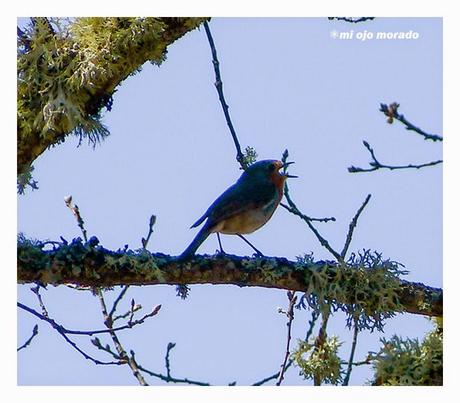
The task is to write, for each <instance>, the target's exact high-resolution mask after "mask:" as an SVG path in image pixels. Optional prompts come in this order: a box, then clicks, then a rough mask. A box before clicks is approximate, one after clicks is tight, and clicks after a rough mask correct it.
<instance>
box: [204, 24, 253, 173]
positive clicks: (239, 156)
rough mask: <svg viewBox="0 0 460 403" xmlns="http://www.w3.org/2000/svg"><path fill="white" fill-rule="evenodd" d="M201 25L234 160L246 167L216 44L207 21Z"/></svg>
mask: <svg viewBox="0 0 460 403" xmlns="http://www.w3.org/2000/svg"><path fill="white" fill-rule="evenodd" d="M203 25H204V29H205V31H206V36H207V38H208V42H209V46H210V47H211V53H212V64H213V66H214V74H215V76H216V82H215V84H214V85H215V86H216V90H217V93H218V95H219V101H220V104H221V105H222V110H223V111H224V115H225V120H226V122H227V126H228V128H229V129H230V134H231V135H232V138H233V142H234V144H235V148H236V160H237V161H238V162H239V164H240V165H241V168H242V169H246V168H247V163H246V162H245V158H244V155H243V153H242V151H241V146H240V142H239V141H238V137H237V135H236V132H235V128H234V127H233V123H232V119H231V118H230V113H229V111H228V104H227V102H226V101H225V96H224V90H223V83H222V78H221V74H220V68H219V59H218V58H217V50H216V46H215V45H214V39H213V38H212V34H211V30H210V29H209V24H208V22H207V21H205V22H204V23H203Z"/></svg>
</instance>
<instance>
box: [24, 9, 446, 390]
mask: <svg viewBox="0 0 460 403" xmlns="http://www.w3.org/2000/svg"><path fill="white" fill-rule="evenodd" d="M210 26H211V29H212V32H213V35H214V40H215V42H216V46H217V49H218V52H219V59H220V62H221V72H222V76H223V80H224V90H225V94H226V97H227V102H228V103H229V105H230V113H231V115H232V118H233V122H234V124H235V127H236V130H237V133H238V135H239V140H240V142H241V144H242V146H243V147H244V146H246V145H250V146H252V147H254V148H255V149H256V150H257V152H258V154H259V158H260V159H265V158H280V157H281V154H282V152H283V150H284V149H285V148H288V149H289V151H290V155H291V158H292V160H294V161H296V164H295V165H294V166H293V167H292V169H291V172H292V173H293V174H296V175H299V177H300V178H299V179H296V180H292V181H291V182H290V189H291V195H292V197H293V199H294V200H295V202H296V204H297V205H298V207H299V208H300V209H301V210H302V211H303V212H305V213H306V214H308V215H311V216H335V217H336V218H337V221H336V222H335V223H327V224H318V225H317V228H318V229H319V230H320V231H321V233H322V234H323V235H324V236H325V237H327V239H328V240H329V241H330V243H331V244H332V245H333V246H335V247H336V248H337V249H341V247H342V245H343V243H344V239H345V235H346V232H347V229H348V224H349V221H350V220H351V218H352V217H353V215H354V214H355V212H356V210H357V209H358V207H359V206H360V205H361V203H362V202H363V200H364V198H365V197H366V195H367V194H368V193H371V194H372V199H371V202H370V203H369V205H368V207H367V208H366V210H365V211H364V213H363V215H362V216H361V218H360V222H359V224H358V228H357V230H356V231H355V235H354V239H353V243H352V245H351V250H352V251H357V250H360V249H362V248H369V249H372V250H377V251H379V252H382V253H383V254H384V256H385V257H388V258H392V259H394V260H397V261H399V262H401V263H404V264H405V265H406V267H407V269H408V270H410V274H409V275H408V276H407V277H406V278H407V279H408V280H411V281H419V282H423V283H426V284H429V285H431V286H436V287H440V286H442V166H437V167H433V168H427V169H424V170H420V171H400V172H389V171H388V172H387V171H385V172H383V171H382V172H379V171H378V172H374V173H370V174H350V173H348V172H347V167H349V166H350V165H356V166H363V167H364V166H366V164H367V162H368V153H367V151H366V150H365V148H364V147H363V146H362V140H364V139H365V140H367V141H368V142H369V143H370V144H371V145H372V146H373V148H374V150H375V151H376V153H377V156H378V157H379V159H381V160H382V162H386V163H391V164H396V165H397V164H405V163H423V162H427V161H432V160H436V159H439V158H442V146H441V145H439V144H432V143H431V142H427V141H424V140H423V139H422V138H421V137H420V136H418V135H416V134H414V133H412V132H408V131H406V130H405V129H404V127H403V126H402V125H401V124H399V123H398V122H396V123H395V124H393V125H388V124H387V123H386V122H385V117H384V116H383V114H382V113H381V112H379V111H378V108H379V103H380V102H385V103H390V102H393V101H397V102H399V103H400V104H401V107H400V111H401V112H402V113H404V115H405V116H406V117H407V119H408V120H409V121H411V122H413V123H414V124H416V125H419V126H421V127H422V128H423V129H425V130H426V131H428V132H435V133H438V134H441V135H442V134H443V127H442V20H441V19H440V18H430V19H422V18H400V19H395V18H391V19H385V18H378V19H376V20H375V21H371V22H367V23H363V24H358V25H354V24H353V25H351V24H347V23H344V22H331V21H328V20H327V19H326V18H314V19H308V18H307V19H305V18H292V19H267V18H262V19H254V18H246V19H234V18H226V19H222V18H216V19H213V20H212V22H211V24H210ZM351 29H353V30H354V33H355V34H356V33H357V32H358V31H363V30H367V31H370V32H373V33H377V32H394V31H398V32H399V31H409V30H413V31H416V32H418V33H419V34H420V37H419V38H418V39H417V40H399V41H398V40H380V41H378V40H370V41H365V42H362V41H359V40H339V39H333V38H332V37H331V35H330V33H331V31H333V30H337V31H339V32H345V31H350V30H351ZM213 83H214V72H213V68H212V64H211V58H210V50H209V45H208V43H207V40H206V36H205V32H204V29H201V30H196V31H193V32H191V33H189V34H187V35H186V36H185V37H183V38H182V39H181V40H179V41H177V42H176V43H175V44H174V45H172V46H171V47H170V48H169V51H168V59H167V60H166V62H165V63H164V64H163V65H162V66H160V67H159V68H158V67H154V66H152V65H150V64H146V65H145V66H144V68H143V70H142V72H140V73H138V74H137V75H135V76H134V77H130V78H129V79H128V80H126V81H125V82H123V83H122V85H121V86H120V87H119V89H118V91H117V92H116V94H115V95H114V105H113V109H112V111H111V112H108V113H106V114H105V116H104V122H105V124H106V125H107V127H108V128H109V129H110V132H111V135H110V137H108V138H107V139H106V140H105V141H104V142H103V143H102V144H101V145H100V146H97V147H96V148H95V149H92V148H91V147H88V146H87V145H86V144H83V145H82V146H80V147H79V148H77V147H76V146H77V144H78V140H77V139H75V138H69V140H68V141H66V143H64V144H63V145H60V146H58V147H55V148H53V149H51V150H48V151H47V152H46V153H44V154H43V155H42V156H41V157H40V158H39V159H37V161H36V162H35V179H37V180H38V181H39V186H40V189H39V190H38V191H35V192H30V191H29V192H28V193H27V194H26V195H25V196H20V197H18V230H19V231H23V232H24V233H25V234H26V235H28V236H31V237H36V238H39V239H51V240H57V239H59V237H60V236H63V237H64V238H67V239H71V238H73V237H76V236H79V235H80V233H79V230H78V227H77V226H76V223H75V220H74V217H73V216H72V215H71V213H70V212H69V210H68V209H67V208H66V207H65V204H64V201H63V199H64V197H65V196H66V195H69V194H71V195H73V197H74V201H75V202H76V203H77V204H78V205H79V207H80V209H81V212H82V214H83V217H84V220H85V222H86V228H87V230H88V232H89V234H90V235H96V236H97V237H98V238H99V239H100V241H101V243H102V244H103V245H104V246H105V247H107V248H112V249H117V248H119V247H123V245H125V244H129V246H130V247H131V248H133V249H135V248H138V247H140V246H141V245H140V239H141V237H142V236H145V235H146V232H147V226H148V220H149V217H150V215H151V214H155V215H157V218H158V219H157V224H156V225H155V229H154V234H153V236H152V239H151V241H150V244H149V249H150V250H151V251H152V252H155V251H159V252H163V253H169V254H178V253H180V252H181V251H182V250H183V249H185V247H186V246H187V245H188V243H189V242H190V241H191V239H192V238H193V236H194V234H195V233H196V231H195V230H189V227H190V225H191V224H192V223H193V222H194V221H195V220H196V219H197V218H198V217H199V216H200V215H201V214H202V213H203V212H204V211H205V210H206V208H207V207H208V206H209V204H210V203H211V202H212V201H213V200H214V199H215V198H216V197H217V196H218V195H219V194H220V193H221V192H222V191H223V190H225V189H226V188H227V187H228V186H229V185H230V184H232V183H233V182H234V181H235V180H236V179H237V178H238V176H239V174H240V171H239V170H238V165H237V163H236V161H235V158H234V157H235V151H234V147H233V143H232V140H231V137H230V134H229V132H228V129H227V126H226V124H225V121H224V117H223V114H222V111H221V107H220V104H219V102H218V99H217V94H216V91H215V88H214V85H213ZM248 239H249V240H250V241H251V242H253V243H254V244H255V245H256V246H257V247H258V248H259V249H260V250H262V251H263V252H264V253H266V254H267V255H276V256H285V257H287V258H289V259H295V257H296V256H297V255H300V254H302V253H308V252H310V251H312V252H314V256H315V258H316V259H324V258H330V256H329V255H328V252H327V251H326V250H324V249H323V248H321V246H320V245H319V243H318V241H317V240H316V238H315V237H314V236H313V234H312V233H311V232H309V231H308V229H307V227H306V226H305V225H304V224H303V223H302V222H301V221H300V220H299V219H298V218H297V217H295V216H293V215H290V214H289V213H287V212H286V211H285V210H284V209H279V210H278V211H277V212H276V213H275V215H274V216H273V218H272V219H271V221H270V222H269V223H268V224H267V225H266V226H264V227H263V228H262V229H260V230H259V231H258V232H256V233H254V234H253V235H250V236H249V237H248ZM223 242H224V247H225V250H227V251H228V252H231V253H234V254H240V255H243V254H251V251H250V250H249V249H248V247H247V245H246V244H244V243H243V242H242V241H241V240H240V239H238V238H236V237H228V236H224V237H223ZM216 248H217V240H216V239H215V237H210V238H209V239H208V240H207V241H206V242H205V243H204V244H203V245H202V247H201V248H200V249H199V253H213V252H214V251H215V249H216ZM29 288H30V286H29V285H25V286H18V299H19V300H20V301H21V302H24V303H27V304H29V305H34V304H35V303H36V301H35V296H34V295H33V294H32V293H31V292H30V290H29ZM110 295H111V296H116V295H117V293H116V292H112V293H110ZM43 297H44V299H45V302H46V303H47V306H48V308H49V310H50V314H51V315H52V317H53V318H55V319H56V320H59V321H62V323H63V324H65V325H66V326H67V327H70V328H84V329H90V328H101V325H102V320H101V314H100V312H99V310H98V301H97V300H96V298H94V297H93V296H92V295H90V294H89V293H84V292H77V291H74V290H71V289H67V288H64V287H57V288H54V287H49V289H48V291H46V292H44V293H43ZM131 298H135V299H136V302H138V303H141V304H142V305H143V306H145V307H146V310H148V309H149V308H150V307H151V306H155V305H157V304H162V310H161V313H160V314H159V315H158V316H157V317H155V318H154V319H152V320H150V321H149V322H148V323H146V324H145V325H143V326H142V327H139V328H138V329H137V330H134V331H132V332H126V333H123V334H122V336H121V337H122V340H123V342H124V343H125V344H126V346H127V348H128V349H134V350H135V351H136V352H137V357H138V359H139V361H140V362H141V363H142V365H143V366H145V367H147V368H151V369H152V370H157V371H163V370H164V353H165V351H166V345H167V343H168V342H169V341H172V342H176V343H177V345H176V348H175V349H174V350H173V352H172V356H171V360H172V367H173V374H174V375H176V376H178V377H182V376H183V377H189V378H193V379H197V380H203V381H208V382H211V383H213V384H227V383H228V382H232V381H235V380H236V381H237V383H238V384H239V385H245V384H250V383H252V382H255V381H257V380H259V379H262V378H264V377H265V376H268V375H271V374H272V373H274V372H276V371H277V370H278V368H279V366H280V364H281V361H282V358H283V354H284V343H285V332H286V326H285V317H284V316H282V315H280V314H278V313H277V307H278V306H282V307H285V306H286V303H287V298H286V293H285V292H284V291H282V290H266V289H262V288H238V287H234V286H210V285H206V286H192V291H191V295H190V298H189V299H187V300H186V301H182V300H180V299H179V298H177V297H175V291H174V287H171V286H155V287H137V288H133V289H132V290H130V292H129V295H128V298H127V299H126V301H125V304H129V301H130V299H131ZM127 306H128V305H125V307H127ZM308 319H309V314H308V313H307V312H304V311H296V319H295V322H294V339H296V338H303V336H304V333H305V328H306V325H307V320H308ZM35 323H36V321H35V320H34V319H33V318H31V317H30V316H28V315H27V314H25V313H22V312H19V315H18V343H20V342H21V341H23V340H25V339H26V338H27V337H28V336H29V334H30V331H31V329H32V327H33V326H34V324H35ZM39 326H40V335H39V336H38V337H37V338H36V339H35V340H34V342H33V343H32V345H31V346H30V347H29V348H28V349H26V350H25V351H22V352H20V353H19V354H18V383H19V384H21V385H37V384H40V385H42V384H44V385H79V384H81V385H90V384H91V385H120V384H122V385H130V384H133V385H134V384H136V381H135V379H134V377H132V375H131V374H130V372H129V370H128V368H119V367H114V368H101V367H96V366H94V365H92V364H90V363H88V362H86V361H85V360H84V359H83V358H82V357H81V356H79V355H78V354H77V353H76V352H75V351H74V350H72V349H71V348H70V347H69V346H68V345H67V344H65V343H64V342H63V341H62V339H61V338H60V337H59V336H58V335H57V334H56V333H54V332H53V331H52V330H51V329H49V327H48V326H46V325H45V324H42V323H39ZM429 328H430V325H429V323H428V321H427V320H426V319H425V318H422V317H420V316H414V315H408V314H407V315H398V316H397V317H396V318H395V319H393V320H390V321H388V323H387V326H386V328H385V333H384V334H381V333H378V332H374V333H372V334H370V333H368V332H363V333H361V334H360V337H359V343H358V350H357V359H362V358H363V357H364V356H365V353H366V352H367V351H368V350H377V349H378V344H377V343H378V339H379V338H380V337H382V336H385V337H390V336H391V335H392V334H394V333H397V334H400V335H403V336H408V337H422V336H423V334H424V333H425V332H426V331H427V330H428V329H429ZM329 334H331V335H332V334H337V335H339V337H340V338H341V340H343V342H344V344H343V347H342V348H343V350H342V351H343V352H344V356H347V355H348V351H349V348H350V341H351V334H350V332H349V331H348V330H346V328H345V321H344V317H343V316H341V315H336V316H334V317H333V319H332V320H331V323H330V327H329ZM83 345H84V346H85V348H86V349H87V350H88V351H91V345H90V343H86V344H83ZM99 356H100V357H103V356H102V355H99ZM37 362H40V363H41V365H40V366H38V365H36V363H37ZM297 372H298V371H297V369H295V368H293V369H290V370H289V372H288V374H287V376H286V384H289V385H308V384H309V383H308V382H305V381H303V380H302V378H301V377H299V376H297ZM370 376H371V373H370V371H369V368H362V367H361V368H358V369H356V370H354V371H353V374H352V378H351V383H352V384H354V385H360V384H363V383H364V382H365V380H366V379H367V378H369V377H370ZM149 381H150V382H151V383H152V384H155V381H154V380H152V379H149Z"/></svg>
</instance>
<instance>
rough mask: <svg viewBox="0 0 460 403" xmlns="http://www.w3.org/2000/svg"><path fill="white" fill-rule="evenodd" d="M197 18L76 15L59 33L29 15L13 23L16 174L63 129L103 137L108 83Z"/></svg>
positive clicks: (157, 59) (162, 51) (158, 55)
mask: <svg viewBox="0 0 460 403" xmlns="http://www.w3.org/2000/svg"><path fill="white" fill-rule="evenodd" d="M204 20H205V18H114V17H113V18H112V17H111V18H99V17H97V18H96V17H91V18H86V17H85V18H83V17H81V18H75V19H74V20H73V21H72V22H71V23H70V24H69V26H68V28H67V29H66V31H65V33H59V32H55V31H53V30H52V29H51V28H50V27H51V25H50V23H49V20H48V19H47V18H36V19H34V20H33V25H32V26H31V27H29V29H28V30H18V36H19V38H18V39H19V42H20V45H21V44H22V45H21V46H20V48H19V51H18V56H17V58H18V59H17V69H18V71H17V75H18V86H17V91H18V100H17V101H18V102H17V108H18V110H17V114H18V119H17V121H18V136H17V137H18V153H17V154H18V156H17V158H18V164H17V172H18V174H24V173H26V172H28V170H29V169H30V166H31V164H32V162H33V161H34V160H35V159H36V158H37V157H38V156H39V155H40V154H41V153H42V152H44V151H45V150H46V149H47V148H49V147H50V146H53V145H56V144H59V143H61V142H62V141H64V140H65V137H66V135H68V134H69V133H71V132H74V133H76V134H79V135H80V139H81V138H82V137H87V138H88V139H89V140H90V142H92V143H95V142H97V141H98V140H99V139H100V138H103V137H104V136H106V135H107V134H108V130H107V128H106V127H105V126H104V125H103V124H102V123H101V122H100V111H101V110H102V108H104V107H106V108H107V109H108V110H110V107H111V103H112V94H113V92H114V91H115V89H116V87H117V86H118V85H119V84H120V83H121V82H122V81H123V80H124V79H125V78H127V77H128V76H130V75H131V74H134V73H135V72H137V71H139V69H140V68H141V66H142V65H143V64H144V63H145V62H147V61H151V62H152V63H156V64H160V63H161V62H162V61H163V60H164V59H165V55H166V49H167V47H168V46H169V45H170V44H171V43H173V42H174V41H175V40H177V39H178V38H180V37H182V36H183V35H184V34H185V33H187V32H188V31H190V30H192V29H195V28H196V27H198V26H199V25H200V24H201V23H202V22H203V21H204ZM24 44H25V45H24Z"/></svg>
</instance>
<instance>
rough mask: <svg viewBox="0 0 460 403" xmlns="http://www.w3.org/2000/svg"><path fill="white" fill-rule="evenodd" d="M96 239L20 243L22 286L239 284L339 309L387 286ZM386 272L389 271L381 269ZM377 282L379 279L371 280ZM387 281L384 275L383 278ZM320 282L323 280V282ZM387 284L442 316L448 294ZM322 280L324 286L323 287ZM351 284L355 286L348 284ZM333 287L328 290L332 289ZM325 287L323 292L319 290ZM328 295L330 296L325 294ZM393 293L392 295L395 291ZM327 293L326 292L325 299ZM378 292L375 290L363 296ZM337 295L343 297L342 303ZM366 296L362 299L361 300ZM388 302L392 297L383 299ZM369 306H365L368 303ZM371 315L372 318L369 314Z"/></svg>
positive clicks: (298, 266) (310, 268)
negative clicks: (113, 247)
mask: <svg viewBox="0 0 460 403" xmlns="http://www.w3.org/2000/svg"><path fill="white" fill-rule="evenodd" d="M98 242H99V241H98V240H97V238H95V237H93V238H91V239H90V240H89V242H88V243H85V244H84V243H82V242H81V240H80V239H79V238H77V239H76V240H74V241H73V242H72V243H70V244H63V245H61V246H59V247H57V248H54V249H53V250H44V249H43V246H42V244H40V243H33V242H30V241H27V240H25V241H20V242H18V259H17V262H18V267H17V282H18V283H19V284H24V283H34V282H39V283H42V284H52V285H61V284H68V283H73V284H77V285H79V286H91V287H112V286H120V285H153V284H234V285H238V286H240V287H245V286H258V287H265V288H278V289H284V290H293V291H302V292H308V293H309V294H315V295H322V296H323V297H325V298H335V299H337V301H336V302H337V303H339V304H347V305H353V304H361V305H363V303H364V305H365V304H366V300H368V299H370V297H369V295H367V294H366V296H365V297H363V296H362V293H359V292H357V290H356V289H354V288H353V287H354V286H350V284H358V282H361V283H363V282H362V279H363V274H364V276H365V277H366V276H367V278H365V281H364V283H365V284H369V283H372V281H377V283H376V284H375V288H377V289H378V288H381V287H383V286H385V284H382V283H386V282H387V281H386V280H381V279H382V278H383V279H385V278H386V277H382V275H380V277H375V276H374V275H375V273H376V270H377V269H379V268H378V267H377V268H376V267H373V268H372V269H369V270H367V271H366V270H365V269H363V268H359V269H354V268H351V267H347V266H343V265H342V266H340V265H338V264H337V263H335V262H323V261H318V262H304V263H300V262H293V261H289V260H287V259H285V258H280V257H261V258H250V257H240V256H233V255H217V256H207V255H204V256H194V257H193V258H191V259H190V260H187V261H180V260H178V259H177V257H174V256H169V255H165V254H161V253H156V254H151V253H149V252H147V251H145V250H140V251H138V252H133V251H130V250H128V251H125V250H123V251H121V250H119V251H110V250H107V249H105V248H103V247H101V246H97V244H98ZM380 270H381V271H385V270H387V269H386V268H385V267H383V266H382V268H380ZM372 276H374V277H372ZM383 276H385V274H384V275H383ZM320 277H321V278H320ZM388 279H389V280H388V281H390V280H391V281H394V282H395V284H396V288H395V290H396V295H397V299H398V304H399V305H398V306H399V309H396V310H399V311H401V312H408V313H413V314H420V315H428V316H442V300H443V291H442V289H440V288H433V287H429V286H426V285H424V284H421V283H411V282H408V281H404V280H400V279H399V278H398V277H395V276H394V275H393V274H392V275H391V277H388ZM319 280H321V281H319ZM346 281H349V282H350V283H346V284H344V282H346ZM331 284H332V285H333V287H329V286H330V285H331ZM319 286H321V287H323V288H321V289H318V287H319ZM338 286H339V287H342V288H343V289H346V290H347V291H346V292H345V293H342V294H332V295H327V292H328V290H335V289H337V287H338ZM325 290H326V291H325ZM390 291H391V290H390ZM324 292H326V294H325V295H323V294H324ZM369 292H373V289H372V287H371V288H369V289H366V290H364V293H369ZM337 295H340V296H339V297H337ZM360 295H361V299H360V300H359V299H358V300H356V298H359V296H360ZM384 299H385V300H388V299H389V297H388V295H386V296H384ZM363 301H364V302H363ZM370 314H371V313H370Z"/></svg>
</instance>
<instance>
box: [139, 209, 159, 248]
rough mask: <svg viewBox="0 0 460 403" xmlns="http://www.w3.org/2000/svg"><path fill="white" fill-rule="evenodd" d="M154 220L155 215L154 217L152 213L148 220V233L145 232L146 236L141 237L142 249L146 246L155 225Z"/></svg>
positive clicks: (155, 219) (155, 218)
mask: <svg viewBox="0 0 460 403" xmlns="http://www.w3.org/2000/svg"><path fill="white" fill-rule="evenodd" d="M156 221H157V217H156V216H155V215H153V214H152V215H151V216H150V221H149V233H148V234H147V238H142V239H141V243H142V247H143V248H144V249H146V248H147V244H148V243H149V241H150V237H151V236H152V234H153V226H154V225H155V223H156Z"/></svg>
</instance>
